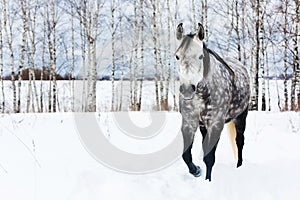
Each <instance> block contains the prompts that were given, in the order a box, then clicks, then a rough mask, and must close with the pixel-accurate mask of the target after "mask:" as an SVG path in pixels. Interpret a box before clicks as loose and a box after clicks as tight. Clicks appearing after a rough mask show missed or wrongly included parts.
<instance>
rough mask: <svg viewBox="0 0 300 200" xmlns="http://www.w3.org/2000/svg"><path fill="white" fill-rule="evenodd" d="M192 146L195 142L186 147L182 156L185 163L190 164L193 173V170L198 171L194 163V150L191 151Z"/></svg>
mask: <svg viewBox="0 0 300 200" xmlns="http://www.w3.org/2000/svg"><path fill="white" fill-rule="evenodd" d="M192 147H193V143H192V144H190V146H189V147H187V148H186V149H185V151H184V152H183V154H182V158H183V160H184V162H185V164H186V165H187V166H188V168H189V171H190V172H191V173H193V172H195V171H196V166H195V165H194V163H193V158H192V152H191V151H192Z"/></svg>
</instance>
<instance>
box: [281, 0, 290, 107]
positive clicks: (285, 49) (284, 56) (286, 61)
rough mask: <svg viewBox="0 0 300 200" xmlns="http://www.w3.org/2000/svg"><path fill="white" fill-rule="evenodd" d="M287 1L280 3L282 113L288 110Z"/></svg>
mask: <svg viewBox="0 0 300 200" xmlns="http://www.w3.org/2000/svg"><path fill="white" fill-rule="evenodd" d="M288 2H289V1H288V0H285V1H284V2H282V4H283V5H282V9H283V15H284V22H283V38H284V51H283V69H284V74H283V76H284V82H283V84H284V107H283V109H284V111H287V110H288V109H289V105H288V89H287V88H288V86H287V81H288V80H287V75H288V74H287V71H288V55H287V51H288V30H287V28H288V27H287V26H288Z"/></svg>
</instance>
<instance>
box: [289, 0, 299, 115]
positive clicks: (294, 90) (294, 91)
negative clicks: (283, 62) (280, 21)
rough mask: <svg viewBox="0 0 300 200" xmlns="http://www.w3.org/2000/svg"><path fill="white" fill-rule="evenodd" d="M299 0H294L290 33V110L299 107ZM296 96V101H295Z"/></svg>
mask: <svg viewBox="0 0 300 200" xmlns="http://www.w3.org/2000/svg"><path fill="white" fill-rule="evenodd" d="M299 9H300V7H299V0H294V13H293V16H292V18H293V33H292V43H293V51H292V52H293V78H292V85H291V110H296V109H297V106H298V110H299V108H300V99H299V98H300V89H299V86H300V85H299V82H300V80H299V79H300V74H299V73H300V71H299V70H300V69H299V51H298V45H299V43H298V38H299V23H300V20H299ZM296 97H297V99H298V102H297V103H296Z"/></svg>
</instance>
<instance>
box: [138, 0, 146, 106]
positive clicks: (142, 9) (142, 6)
mask: <svg viewBox="0 0 300 200" xmlns="http://www.w3.org/2000/svg"><path fill="white" fill-rule="evenodd" d="M140 4H141V7H140V9H141V18H142V21H141V77H140V79H141V80H140V94H139V100H138V108H137V110H138V111H140V110H141V106H142V96H143V81H144V70H145V66H144V45H145V38H144V29H145V25H144V23H145V13H144V0H140Z"/></svg>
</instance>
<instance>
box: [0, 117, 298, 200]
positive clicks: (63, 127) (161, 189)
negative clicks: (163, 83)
mask: <svg viewBox="0 0 300 200" xmlns="http://www.w3.org/2000/svg"><path fill="white" fill-rule="evenodd" d="M161 114H163V115H165V117H166V119H167V120H166V123H165V126H162V129H161V130H160V131H159V135H155V136H153V138H151V139H148V140H143V141H140V140H138V139H133V138H129V136H127V135H124V134H123V133H122V132H121V131H120V127H117V125H116V120H115V119H114V114H113V113H96V114H94V118H95V119H96V121H97V123H98V125H99V128H100V129H99V130H101V131H102V133H101V134H104V135H105V137H106V138H107V140H108V141H109V142H111V143H112V144H113V145H115V146H117V147H118V148H127V147H128V146H129V145H127V147H126V145H124V141H126V140H128V141H129V142H131V143H130V144H131V145H130V146H131V147H130V149H128V151H137V150H138V149H139V148H138V147H139V145H140V146H141V144H142V148H141V149H142V150H143V151H141V152H144V153H147V152H152V151H158V150H159V148H163V147H164V146H163V145H166V144H167V143H168V141H171V139H172V137H175V135H176V134H177V133H178V129H179V127H180V123H181V118H180V114H179V113H175V112H169V113H161ZM128 115H129V117H130V120H131V122H132V123H135V124H137V125H138V126H141V127H146V126H147V125H149V124H151V122H152V121H153V120H154V119H151V117H150V115H149V113H129V114H128ZM299 121H300V113H294V112H286V113H274V112H272V113H268V112H266V113H263V112H250V114H249V117H248V119H247V123H248V124H247V129H246V132H245V136H246V144H245V148H244V164H243V166H242V167H241V168H239V169H236V168H235V165H236V162H235V160H234V157H233V153H232V149H231V145H230V142H229V139H228V134H227V132H226V130H224V131H223V134H222V136H221V140H220V143H219V146H218V149H217V153H216V164H215V167H214V170H213V180H212V182H207V181H205V180H204V178H203V176H201V177H200V178H194V177H193V176H191V175H189V174H188V171H187V168H186V166H185V164H184V163H183V161H182V160H181V159H180V158H178V159H177V160H175V162H173V163H171V164H170V165H169V166H167V167H165V168H163V169H162V170H158V171H156V172H153V173H150V174H139V175H133V174H128V173H122V172H118V171H115V170H113V169H111V168H109V167H106V166H104V165H103V164H101V163H99V162H97V160H96V159H94V156H92V155H91V154H90V153H89V152H88V151H87V148H86V147H84V145H83V143H82V140H81V137H80V134H82V133H79V132H78V130H79V129H78V124H76V123H79V122H80V121H78V120H76V116H75V117H74V114H72V113H60V114H6V115H1V116H0V199H5V200H35V199H38V200H48V199H49V200H54V199H55V200H66V199H69V200H73V199H74V200H75V199H76V200H77V199H78V200H79V199H80V200H90V199H91V200H92V199H97V200H99V199H105V200H106V199H107V200H141V199H143V200H148V199H149V200H153V199H155V200H166V199H172V200H186V199H209V200H211V199H222V200H226V199H228V200H235V199H245V200H247V199H249V200H250V199H253V200H254V199H255V200H257V199H264V200H271V199H276V200H277V199H289V200H291V199H298V198H299V191H300V181H299V180H300V171H299V169H300V145H299V144H300V123H299ZM87 130H88V127H87ZM118 130H119V131H118ZM164 136H166V137H164ZM157 137H161V139H160V140H159V141H160V142H157V141H156V140H155V139H156V138H157ZM123 138H125V139H124V140H123ZM163 138H165V139H163ZM163 140H166V141H164V142H162V141H163ZM128 144H129V143H128ZM133 144H136V145H137V148H134V147H132V145H133ZM157 144H159V145H161V147H159V146H158V145H157ZM128 148H129V147H128ZM193 155H194V161H195V163H197V164H199V165H200V166H201V168H202V169H203V173H205V167H204V166H205V165H204V163H203V162H202V158H201V157H202V152H201V134H199V132H198V133H197V136H196V141H195V144H194V148H193ZM111 157H114V155H111ZM145 162H146V161H145ZM146 164H147V163H146Z"/></svg>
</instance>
